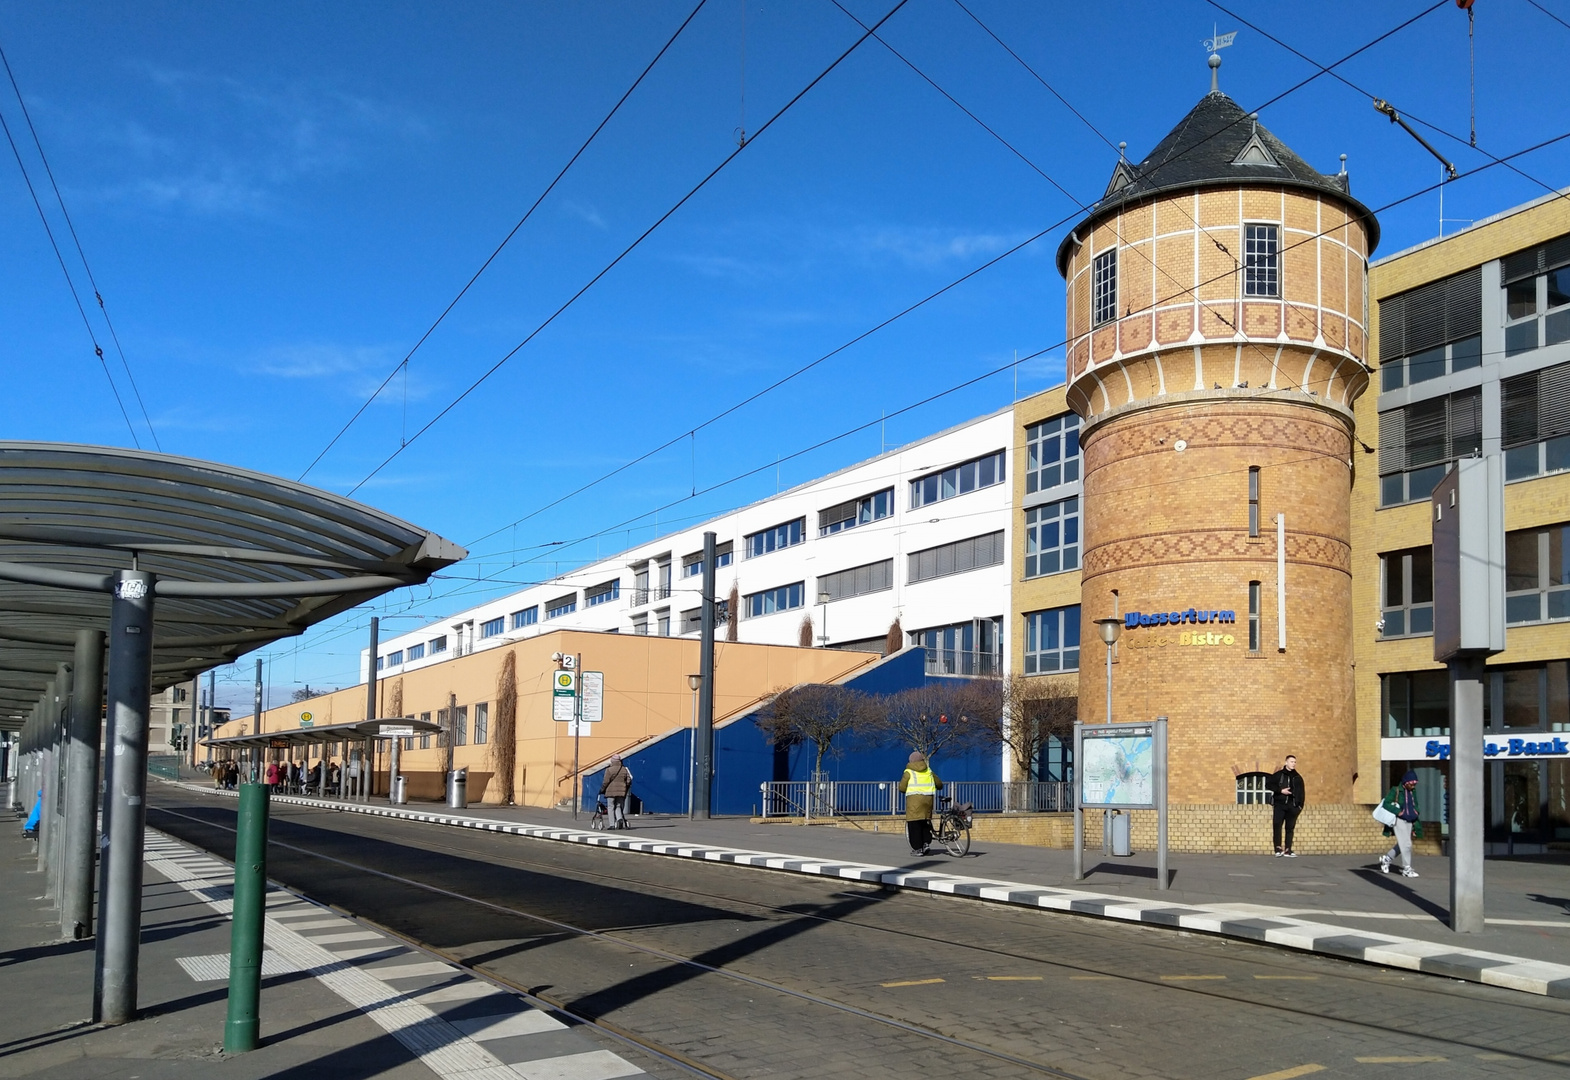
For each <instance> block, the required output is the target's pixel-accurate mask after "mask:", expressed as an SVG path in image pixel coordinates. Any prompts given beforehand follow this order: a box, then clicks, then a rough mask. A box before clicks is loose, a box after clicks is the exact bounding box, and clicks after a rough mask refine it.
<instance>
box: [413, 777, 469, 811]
mask: <svg viewBox="0 0 1570 1080" xmlns="http://www.w3.org/2000/svg"><path fill="white" fill-rule="evenodd" d="M399 779H402V777H399ZM447 805H448V806H449V807H451V808H452V809H454V810H467V809H468V808H469V770H468V769H454V770H453V771H452V772H451V773H449V774H448V775H447Z"/></svg>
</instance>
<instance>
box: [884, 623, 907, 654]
mask: <svg viewBox="0 0 1570 1080" xmlns="http://www.w3.org/2000/svg"><path fill="white" fill-rule="evenodd" d="M904 647H905V631H904V630H902V629H900V625H899V620H898V619H895V620H894V621H893V622H891V623H889V636H888V640H887V641H885V642H884V643H883V655H884V656H892V655H893V654H894V653H897V652H899V651H900V650H901V649H903V648H904Z"/></svg>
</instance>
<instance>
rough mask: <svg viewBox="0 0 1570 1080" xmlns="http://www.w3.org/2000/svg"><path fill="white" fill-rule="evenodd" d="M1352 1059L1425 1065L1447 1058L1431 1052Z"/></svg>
mask: <svg viewBox="0 0 1570 1080" xmlns="http://www.w3.org/2000/svg"><path fill="white" fill-rule="evenodd" d="M1352 1060H1353V1061H1355V1062H1357V1063H1358V1064H1359V1065H1427V1064H1429V1063H1430V1062H1434V1061H1445V1060H1447V1059H1445V1058H1442V1057H1439V1056H1437V1055H1432V1054H1431V1055H1428V1056H1426V1057H1422V1056H1415V1055H1414V1056H1412V1057H1360V1058H1353V1059H1352Z"/></svg>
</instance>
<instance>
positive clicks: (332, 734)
mask: <svg viewBox="0 0 1570 1080" xmlns="http://www.w3.org/2000/svg"><path fill="white" fill-rule="evenodd" d="M384 727H396V728H400V729H402V728H407V729H408V730H409V731H412V732H413V733H414V734H416V735H439V734H440V733H441V730H442V726H441V725H440V724H438V723H436V722H435V721H432V720H416V719H415V718H414V717H412V716H408V717H404V716H381V717H377V718H376V719H374V720H352V721H350V722H349V723H346V724H324V725H323V726H321V727H297V728H284V729H282V730H281V731H264V732H262V733H261V734H260V735H226V736H224V737H223V738H219V739H203V740H202V743H201V745H203V746H211V747H212V748H213V749H215V750H249V749H255V748H258V747H281V746H286V745H287V746H316V745H320V744H321V743H330V742H338V741H340V740H343V739H401V738H407V736H406V735H405V734H404V733H403V732H402V731H401V730H400V731H399V733H398V734H396V735H392V734H388V735H384V734H382V729H383V728H384Z"/></svg>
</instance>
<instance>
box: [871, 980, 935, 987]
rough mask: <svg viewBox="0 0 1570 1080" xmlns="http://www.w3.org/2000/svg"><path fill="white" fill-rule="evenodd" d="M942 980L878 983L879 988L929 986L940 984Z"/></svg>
mask: <svg viewBox="0 0 1570 1080" xmlns="http://www.w3.org/2000/svg"><path fill="white" fill-rule="evenodd" d="M942 981H943V980H942V979H907V980H906V981H905V982H891V983H879V984H878V985H879V986H931V985H932V984H933V983H940V982H942Z"/></svg>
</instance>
